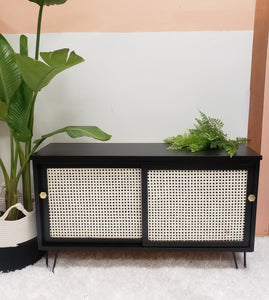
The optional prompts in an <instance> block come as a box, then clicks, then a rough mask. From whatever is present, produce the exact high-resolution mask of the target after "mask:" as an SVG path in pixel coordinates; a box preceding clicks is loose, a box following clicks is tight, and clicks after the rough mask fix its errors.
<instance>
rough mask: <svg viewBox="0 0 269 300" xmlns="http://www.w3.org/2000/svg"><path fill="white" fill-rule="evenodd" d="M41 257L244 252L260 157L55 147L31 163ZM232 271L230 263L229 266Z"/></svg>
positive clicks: (249, 246)
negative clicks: (85, 251)
mask: <svg viewBox="0 0 269 300" xmlns="http://www.w3.org/2000/svg"><path fill="white" fill-rule="evenodd" d="M32 160H33V168H34V182H35V198H36V211H37V231H38V243H39V248H40V249H41V250H50V249H53V250H57V249H66V248H91V249H97V248H102V249H116V248H121V249H137V250H139V249H149V250H150V249H158V250H196V251H230V252H233V255H234V259H235V263H236V258H235V252H244V263H246V252H248V251H253V250H254V237H255V219H256V205H257V190H258V177H259V164H260V160H261V156H260V155H258V154H257V153H255V152H254V151H252V150H251V149H249V148H247V147H245V146H240V147H239V149H238V151H237V154H236V155H235V156H234V157H233V158H230V157H229V156H228V155H227V153H226V152H223V151H208V152H197V153H191V152H188V151H171V150H167V145H166V144H161V143H159V144H156V143H150V144H148V143H145V144H136V143H134V144H113V143H89V144H76V143H68V144H66V143H60V144H49V145H48V146H46V147H44V148H43V149H41V150H39V151H38V152H36V153H35V154H34V155H33V156H32ZM236 266H237V263H236Z"/></svg>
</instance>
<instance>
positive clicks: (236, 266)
mask: <svg viewBox="0 0 269 300" xmlns="http://www.w3.org/2000/svg"><path fill="white" fill-rule="evenodd" d="M233 258H234V264H235V268H236V269H238V265H237V260H236V256H235V253H234V252H233Z"/></svg>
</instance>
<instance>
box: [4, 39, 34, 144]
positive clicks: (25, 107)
mask: <svg viewBox="0 0 269 300" xmlns="http://www.w3.org/2000/svg"><path fill="white" fill-rule="evenodd" d="M20 54H21V55H25V56H27V55H28V39H27V37H26V36H25V35H21V36H20ZM33 101H34V99H33V91H32V90H31V88H30V87H29V86H28V85H27V84H26V83H25V81H23V80H22V82H21V85H20V86H19V88H18V89H17V90H16V92H15V93H14V95H13V96H12V97H11V99H10V102H9V105H8V108H7V123H8V125H9V127H10V128H12V129H13V133H14V136H15V137H16V139H17V140H19V141H21V142H27V141H28V140H29V139H30V138H31V137H32V134H33V133H32V132H31V129H30V120H31V118H32V114H33V111H32V109H33Z"/></svg>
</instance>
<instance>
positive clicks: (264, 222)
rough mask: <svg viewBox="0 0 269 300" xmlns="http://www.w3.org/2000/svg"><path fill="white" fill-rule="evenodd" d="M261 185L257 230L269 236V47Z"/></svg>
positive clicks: (260, 233) (258, 232) (268, 54)
mask: <svg viewBox="0 0 269 300" xmlns="http://www.w3.org/2000/svg"><path fill="white" fill-rule="evenodd" d="M265 83H266V85H265V95H264V111H263V130H262V149H261V154H262V156H263V159H262V161H261V170H260V185H259V199H258V214H257V229H256V233H257V234H259V235H269V47H268V51H267V70H266V80H265Z"/></svg>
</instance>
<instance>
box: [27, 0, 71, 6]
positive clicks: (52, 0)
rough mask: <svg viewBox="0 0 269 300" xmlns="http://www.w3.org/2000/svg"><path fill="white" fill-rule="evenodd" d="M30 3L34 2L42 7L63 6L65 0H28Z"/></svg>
mask: <svg viewBox="0 0 269 300" xmlns="http://www.w3.org/2000/svg"><path fill="white" fill-rule="evenodd" d="M29 1H30V2H34V3H36V4H38V5H40V6H42V5H47V6H49V5H54V4H63V3H65V2H66V1H67V0H29Z"/></svg>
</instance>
